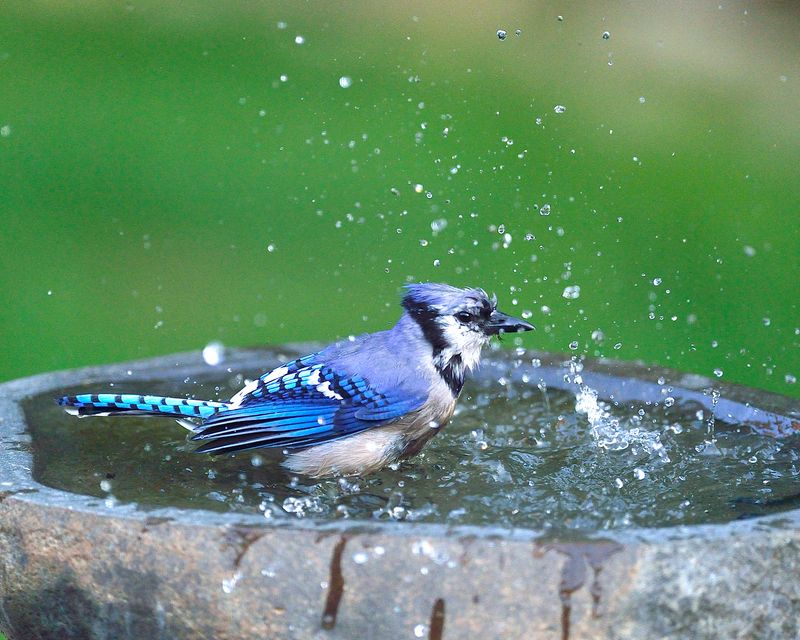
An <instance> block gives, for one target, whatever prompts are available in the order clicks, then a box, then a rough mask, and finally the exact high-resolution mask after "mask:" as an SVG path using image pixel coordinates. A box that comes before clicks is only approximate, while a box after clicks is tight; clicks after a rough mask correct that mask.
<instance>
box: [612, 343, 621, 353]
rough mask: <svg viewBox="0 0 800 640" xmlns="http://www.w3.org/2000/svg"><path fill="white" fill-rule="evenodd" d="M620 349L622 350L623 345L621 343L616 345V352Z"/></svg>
mask: <svg viewBox="0 0 800 640" xmlns="http://www.w3.org/2000/svg"><path fill="white" fill-rule="evenodd" d="M620 349H622V343H621V342H617V343H616V344H615V345H614V351H619V350H620Z"/></svg>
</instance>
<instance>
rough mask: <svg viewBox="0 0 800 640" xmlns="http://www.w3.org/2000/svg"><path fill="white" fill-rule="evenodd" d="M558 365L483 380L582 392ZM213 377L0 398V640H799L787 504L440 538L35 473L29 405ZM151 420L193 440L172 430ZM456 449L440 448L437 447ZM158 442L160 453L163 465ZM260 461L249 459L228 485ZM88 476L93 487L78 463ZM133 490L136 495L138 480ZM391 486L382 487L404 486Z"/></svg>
mask: <svg viewBox="0 0 800 640" xmlns="http://www.w3.org/2000/svg"><path fill="white" fill-rule="evenodd" d="M309 350H310V347H309V346H308V345H305V346H302V345H299V346H286V347H280V348H275V349H269V350H259V351H236V352H233V353H229V354H228V355H227V357H226V359H225V361H224V363H223V365H222V367H220V368H218V369H216V370H215V371H216V373H215V372H214V371H212V372H211V374H215V375H217V376H218V377H220V378H230V377H231V376H233V375H235V374H236V372H238V371H248V372H251V374H252V373H257V372H259V371H264V370H266V369H268V368H269V367H270V366H273V365H277V364H278V363H279V361H280V360H281V359H282V358H289V357H295V355H296V354H302V353H306V352H308V351H309ZM565 359H566V358H565V357H563V356H552V355H547V354H541V353H532V352H525V353H523V352H521V351H519V352H516V353H513V352H494V353H492V354H489V355H488V357H487V359H486V362H485V364H484V365H483V366H482V368H481V369H480V371H479V372H478V374H477V376H478V379H479V381H480V380H481V379H483V380H485V381H486V382H487V384H488V385H490V386H489V387H487V388H491V385H495V386H496V385H497V379H498V378H502V380H503V382H504V384H505V385H506V386H507V385H517V387H518V388H519V387H520V385H522V382H520V381H521V380H523V379H524V380H525V385H528V386H531V387H533V388H534V389H540V390H541V389H545V390H547V389H549V390H554V392H555V391H557V390H558V389H574V387H575V385H574V381H573V380H572V379H571V378H570V376H569V375H566V374H565V371H567V369H565V366H564V361H565ZM532 362H533V364H532ZM209 375H210V367H209V366H208V365H206V364H205V363H204V362H203V361H202V359H201V358H200V357H199V355H198V354H178V355H174V356H168V357H163V358H157V359H152V360H147V361H141V362H134V363H128V364H122V365H114V366H103V367H92V368H86V369H80V370H73V371H64V372H57V373H48V374H43V375H38V376H33V377H30V378H26V379H22V380H16V381H12V382H8V383H5V384H2V385H0V630H2V632H3V633H5V634H6V635H7V636H8V638H9V639H10V640H18V639H19V640H22V639H25V640H28V639H32V638H59V639H68V638H76V639H77V638H81V639H84V638H93V639H101V638H102V639H109V640H111V639H114V640H121V639H127V638H130V639H140V638H148V639H149V640H156V639H161V638H204V639H205V638H214V639H216V640H224V639H231V640H233V639H236V640H242V639H249V638H259V639H264V638H297V639H309V638H319V639H325V640H336V639H344V638H352V639H366V638H381V639H383V638H427V639H430V640H442V639H443V638H448V639H458V638H482V639H484V638H556V639H559V638H560V639H566V638H618V639H622V638H637V639H641V638H690V637H691V638H790V637H798V636H800V622H799V621H800V579H798V576H800V510H797V509H793V507H794V506H795V503H794V502H793V499H792V497H791V496H789V497H785V498H780V499H777V500H775V501H774V502H773V506H774V507H775V508H771V509H767V510H764V511H757V512H755V513H742V512H741V511H738V512H737V511H734V510H732V511H731V516H730V518H729V519H727V520H725V521H720V520H721V519H722V520H724V518H720V517H715V518H714V520H715V521H714V522H713V523H702V522H700V523H698V522H692V523H689V524H682V523H678V524H671V525H670V524H667V525H666V526H637V525H636V523H635V522H634V523H633V524H632V525H631V526H618V525H614V526H612V527H610V528H597V529H595V530H592V529H591V527H590V528H589V529H586V528H583V529H581V528H580V527H578V528H573V529H570V528H559V527H558V526H557V527H555V528H554V529H549V530H542V529H541V528H535V527H526V526H524V522H523V523H520V522H518V521H509V520H503V518H502V517H501V515H503V514H501V513H500V511H498V524H492V523H491V522H487V521H486V518H485V517H484V519H483V520H481V522H480V524H470V523H469V522H468V521H467V522H460V521H458V519H457V518H456V520H453V519H452V518H450V519H448V518H445V517H441V518H439V520H440V521H437V516H436V515H435V514H434V515H430V514H428V515H427V516H425V517H422V518H420V519H421V520H424V521H419V520H413V519H411V518H407V519H406V520H405V521H398V520H397V519H393V518H388V519H387V518H381V517H356V516H354V517H350V518H344V517H340V516H341V515H342V513H343V512H340V511H336V510H333V511H332V512H330V513H328V514H327V515H324V516H321V517H316V516H315V514H314V513H310V514H308V516H307V517H304V518H297V517H294V516H293V515H292V514H291V513H290V514H288V515H287V516H286V517H270V518H267V517H265V516H266V515H268V514H267V511H269V510H270V509H274V510H275V512H276V513H277V512H280V513H283V512H284V511H283V510H282V509H281V507H280V504H281V502H280V499H279V500H278V502H277V506H275V505H272V504H271V505H269V509H262V510H261V511H263V512H259V511H256V510H254V511H253V512H247V511H246V510H245V511H237V510H236V509H235V508H234V507H235V506H236V505H233V507H230V508H229V505H228V504H227V503H223V504H222V505H221V506H220V508H219V509H216V510H212V509H206V508H187V507H186V506H185V504H184V505H183V506H174V505H170V504H169V500H166V503H164V501H163V500H162V501H160V502H159V501H156V502H154V503H150V504H147V501H146V500H145V501H144V503H143V502H141V501H137V500H126V499H124V498H123V499H120V497H119V496H117V497H114V498H109V497H108V496H106V497H103V492H98V491H94V492H93V493H94V494H95V495H88V494H82V493H76V492H73V491H67V490H64V489H63V487H62V488H55V487H54V486H46V484H43V483H42V482H40V479H46V478H47V473H48V472H47V470H46V469H45V468H44V467H43V466H42V465H43V463H42V460H38V459H37V457H36V456H37V453H36V452H37V445H36V438H37V437H39V436H37V428H29V427H31V425H29V424H28V418H29V416H30V415H31V409H30V398H31V397H34V396H38V397H50V396H52V397H53V398H55V397H56V396H58V395H61V394H62V393H63V392H64V390H65V389H68V388H71V387H75V386H76V385H83V384H93V385H94V386H95V387H103V386H104V385H108V384H109V383H114V384H115V388H121V386H122V385H123V384H124V385H127V387H126V388H131V389H132V388H133V387H134V386H135V387H136V389H137V390H139V391H148V390H149V389H150V388H149V387H148V386H147V385H148V384H149V382H150V381H152V380H156V379H157V380H162V381H163V380H174V381H182V380H186V381H189V380H193V379H195V378H197V377H202V376H206V377H208V376H209ZM581 376H582V379H583V382H584V383H585V384H586V385H588V386H589V387H591V388H593V389H595V390H596V391H597V393H598V396H599V397H600V398H602V399H606V400H610V401H611V402H612V403H615V404H616V405H617V406H619V407H627V406H629V405H630V406H632V407H636V406H644V407H652V406H657V405H658V404H659V403H663V401H664V398H665V389H667V390H668V392H669V397H670V398H671V399H674V400H675V401H676V402H677V403H678V404H681V403H682V404H683V405H684V406H685V407H691V408H692V411H693V412H694V411H697V410H699V411H703V412H705V413H704V416H705V417H706V418H708V417H709V416H710V415H711V414H712V413H713V415H714V416H716V418H717V419H718V420H719V422H720V424H722V423H728V424H734V425H747V426H748V428H749V427H753V428H756V429H757V430H759V431H761V432H764V433H770V434H773V435H776V436H778V437H781V438H784V439H785V440H786V442H789V443H791V442H793V441H794V442H796V437H797V436H795V435H793V433H794V432H795V431H796V430H797V429H798V428H800V417H799V415H798V403H797V401H794V400H792V399H789V398H785V397H782V396H777V395H774V394H768V393H764V392H759V391H754V390H748V389H744V388H741V387H734V386H731V385H725V384H721V383H720V382H718V381H711V380H709V379H705V378H700V377H698V376H688V375H682V374H679V373H676V372H671V371H668V370H663V369H656V368H652V367H645V366H643V365H639V364H631V363H614V362H608V361H590V360H587V361H586V362H585V363H584V367H583V371H582V372H581ZM103 388H105V387H103ZM496 388H497V389H500V387H499V386H496ZM711 389H714V391H713V392H710V390H711ZM192 391H193V390H192V389H187V393H192ZM206 391H207V389H206ZM198 395H199V392H198ZM573 404H574V402H573ZM46 410H47V411H51V409H50V408H49V405H48V406H47V408H46ZM47 415H51V414H47ZM52 415H53V416H55V414H52ZM58 416H59V417H58V418H55V417H53V418H52V420H56V419H57V420H58V421H59V424H60V423H61V422H60V421H62V420H63V421H64V422H63V428H65V429H72V428H74V429H76V430H78V431H79V430H80V429H99V430H101V431H103V432H105V434H106V435H105V436H104V437H107V438H112V439H113V438H115V437H127V436H125V435H124V434H122V433H120V432H117V431H115V430H116V429H119V430H121V431H125V430H126V429H129V428H131V427H129V426H128V424H124V423H126V422H127V421H126V420H120V421H119V424H117V423H114V426H113V427H108V426H104V425H103V424H98V423H92V422H91V421H90V420H89V419H87V420H81V421H77V420H76V419H74V418H71V417H69V416H63V417H62V416H61V414H60V413H59V414H58ZM98 420H99V419H98ZM458 420H459V417H458V416H456V418H455V420H454V423H453V425H451V426H448V427H447V429H448V430H449V429H451V427H453V428H454V429H455V428H457V427H456V426H454V425H457V423H458ZM70 421H72V422H70ZM159 425H160V428H162V429H165V430H168V431H169V433H171V434H173V436H172V437H173V439H174V440H176V441H177V440H180V439H181V438H183V435H181V433H180V428H179V427H177V425H175V424H174V422H171V421H169V420H168V421H166V422H164V423H161V422H160V423H159ZM487 428H488V427H487ZM78 431H76V434H75V437H74V438H72V437H63V436H62V440H61V441H60V442H61V445H62V446H63V449H61V450H60V451H59V449H58V447H56V448H54V449H48V453H47V455H49V456H51V457H56V458H58V457H60V458H63V459H62V460H61V462H62V463H63V464H64V465H65V467H64V468H66V469H69V468H70V467H69V465H70V463H71V456H73V455H74V454H73V453H72V451H73V450H79V449H80V447H84V448H85V449H87V450H88V449H92V447H94V446H95V445H94V444H93V441H92V440H86V441H84V442H83V443H82V441H81V440H80V435H79V433H78ZM86 433H87V434H88V432H86ZM42 437H44V436H42ZM87 437H88V436H87ZM448 437H450V434H449V433H445V434H442V435H440V436H439V437H438V438H436V439H434V440H435V441H440V440H441V441H442V443H443V444H442V447H445V446H446V445H447V438H448ZM464 437H465V438H467V440H469V438H470V436H466V435H465V436H464ZM473 440H474V439H473ZM469 441H470V442H472V440H469ZM57 442H59V441H57ZM182 446H183V445H176V447H177V448H176V450H180V449H181V447H182ZM787 446H788V445H787ZM76 447H77V449H76ZM158 447H159V445H157V444H154V445H153V447H152V449H149V450H147V452H149V454H150V456H151V457H152V456H156V457H157V458H158V459H159V460H161V459H162V456H163V453H164V451H162V450H159V449H158ZM442 450H443V451H445V450H446V449H442ZM147 452H145V453H147ZM88 454H91V455H95V454H94V453H93V452H92V451H89V452H88ZM39 455H41V454H39ZM187 455H190V454H187ZM541 455H542V456H543V458H545V459H546V457H547V453H546V452H545V453H543V454H541ZM608 455H612V454H608ZM97 456H98V457H97V458H95V460H101V461H102V460H107V459H108V458H107V457H105V458H104V456H106V454H105V453H102V452H100V453H97ZM144 459H145V460H146V458H144ZM197 459H198V460H199V459H200V458H199V456H198V457H197ZM204 460H205V459H204ZM251 462H252V464H256V462H255V459H253V461H251V459H250V458H247V457H245V458H239V462H236V461H234V462H233V463H225V464H233V465H234V467H230V466H229V467H225V469H230V468H235V465H236V464H242V465H244V466H248V467H249V465H251ZM109 464H112V463H109ZM181 464H183V463H181ZM198 464H199V463H198ZM204 464H205V463H204ZM259 464H260V463H259ZM426 464H429V465H433V466H435V464H434V463H432V462H428V461H427V460H426V459H423V460H422V461H421V462H414V461H412V462H411V471H410V473H417V471H415V469H416V468H417V467H420V466H421V468H424V466H425V465H426ZM481 464H482V462H481ZM75 465H76V472H75V474H76V475H80V473H83V471H80V472H79V471H78V470H77V469H78V468H79V466H80V465H79V464H78V461H77V458H76V461H75ZM264 465H265V466H271V465H273V462H272V461H271V460H267V461H266V462H264ZM415 465H416V466H415ZM506 466H507V465H506ZM103 471H106V469H105V467H104V468H102V469H100V470H99V472H100V473H102V472H103ZM445 471H446V470H445ZM445 471H443V472H442V473H444V472H445ZM142 473H143V474H144V475H143V476H142V477H134V478H133V479H132V483H133V485H134V486H135V485H136V484H137V483H146V482H147V480H148V477H147V475H146V474H147V472H146V471H143V472H142ZM181 473H188V471H186V470H182V471H181ZM387 473H388V474H389V475H387V476H385V478H386V479H387V480H386V482H391V478H392V474H393V473H403V472H402V471H397V472H394V471H391V470H390V471H388V472H387ZM637 473H638V471H637ZM123 475H124V474H123ZM511 475H514V474H511ZM218 477H221V476H219V474H218ZM109 478H110V479H109V480H108V482H110V483H112V484H114V483H117V482H118V481H119V478H118V477H115V476H114V474H113V473H110V474H109ZM209 478H211V476H210V475H209ZM626 478H627V476H626ZM521 479H524V478H521V477H520V475H519V474H517V475H516V476H515V477H514V478H513V480H512V483H511V484H514V483H516V484H519V483H520V481H521ZM206 480H208V478H205V476H204V482H205V481H206ZM249 481H250V480H249V479H248V482H249ZM102 482H103V479H101V480H100V483H102ZM180 482H181V481H180V477H179V476H176V479H175V483H176V485H177V484H179V483H180ZM220 482H222V481H221V480H220ZM287 482H291V480H287ZM619 482H622V480H621V479H620V480H619ZM625 482H626V483H627V482H628V481H627V479H626V480H625ZM91 483H92V485H93V486H94V485H95V484H98V482H96V479H92V480H91ZM209 483H210V485H212V486H213V484H214V480H213V478H211V480H209ZM51 484H53V483H51ZM334 484H335V483H334ZM343 486H344V485H343ZM532 487H533V488H532V489H531V490H535V488H536V481H534V482H533V483H532ZM165 490H166V489H165ZM798 490H800V486H799V487H798ZM107 493H109V494H110V492H107ZM211 493H212V494H213V493H214V492H213V491H212V492H211ZM226 495H227V494H226ZM226 499H227V498H226ZM359 499H360V498H359ZM711 499H712V500H713V497H712V498H711ZM335 500H339V498H335ZM456 502H458V496H456ZM283 504H284V506H285V505H286V503H285V502H284V503H283ZM292 504H293V503H292ZM262 506H263V505H262ZM378 511H380V509H378ZM456 512H458V509H456V510H455V511H453V512H451V513H456ZM376 513H377V512H376ZM381 513H383V512H381ZM490 513H491V511H490ZM742 516H754V517H742ZM454 517H455V516H454ZM503 517H505V516H504V515H503ZM508 522H512V524H511V525H509V524H508Z"/></svg>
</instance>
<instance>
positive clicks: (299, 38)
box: [294, 36, 306, 44]
mask: <svg viewBox="0 0 800 640" xmlns="http://www.w3.org/2000/svg"><path fill="white" fill-rule="evenodd" d="M305 41H306V39H305V38H304V37H303V36H295V37H294V43H295V44H303V43H305Z"/></svg>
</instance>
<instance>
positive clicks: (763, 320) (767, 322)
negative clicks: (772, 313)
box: [761, 318, 772, 327]
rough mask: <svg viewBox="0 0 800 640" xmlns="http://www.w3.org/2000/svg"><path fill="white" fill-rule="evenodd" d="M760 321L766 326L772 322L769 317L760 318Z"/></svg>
mask: <svg viewBox="0 0 800 640" xmlns="http://www.w3.org/2000/svg"><path fill="white" fill-rule="evenodd" d="M761 323H762V324H763V325H764V326H765V327H768V326H769V325H771V324H772V320H770V319H769V318H761Z"/></svg>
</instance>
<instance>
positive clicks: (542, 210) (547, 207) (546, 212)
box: [539, 204, 550, 216]
mask: <svg viewBox="0 0 800 640" xmlns="http://www.w3.org/2000/svg"><path fill="white" fill-rule="evenodd" d="M539 215H542V216H549V215H550V205H549V204H543V205H542V206H541V208H540V209H539Z"/></svg>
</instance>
